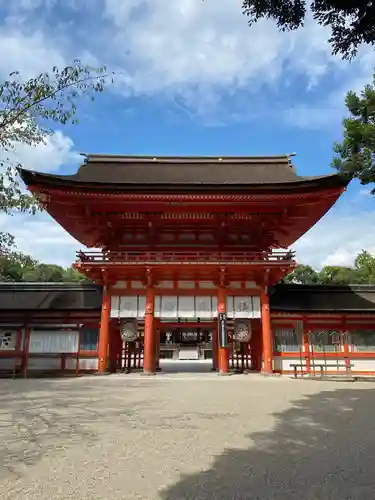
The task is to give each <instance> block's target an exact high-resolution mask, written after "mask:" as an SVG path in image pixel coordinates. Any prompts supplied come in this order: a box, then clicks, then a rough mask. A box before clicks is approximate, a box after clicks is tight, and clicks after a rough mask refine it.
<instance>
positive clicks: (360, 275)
mask: <svg viewBox="0 0 375 500" xmlns="http://www.w3.org/2000/svg"><path fill="white" fill-rule="evenodd" d="M354 270H355V274H356V283H363V284H375V256H374V255H371V253H370V252H367V251H366V250H362V252H361V253H359V254H358V256H357V258H356V260H355V263H354Z"/></svg>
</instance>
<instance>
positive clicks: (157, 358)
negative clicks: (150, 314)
mask: <svg viewBox="0 0 375 500" xmlns="http://www.w3.org/2000/svg"><path fill="white" fill-rule="evenodd" d="M154 322H155V320H154ZM155 326H156V325H154V328H155ZM154 344H155V369H156V371H157V372H160V370H161V368H160V321H158V325H157V328H156V335H155V342H154Z"/></svg>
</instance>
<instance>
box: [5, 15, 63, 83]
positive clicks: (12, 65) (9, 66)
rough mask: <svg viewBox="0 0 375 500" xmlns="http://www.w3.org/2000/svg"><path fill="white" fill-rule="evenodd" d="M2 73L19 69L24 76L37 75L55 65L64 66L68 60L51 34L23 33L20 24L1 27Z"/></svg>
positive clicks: (39, 32)
mask: <svg viewBox="0 0 375 500" xmlns="http://www.w3.org/2000/svg"><path fill="white" fill-rule="evenodd" d="M0 47H2V52H1V58H0V75H2V76H7V75H9V73H11V72H13V71H19V72H20V74H21V76H22V78H23V79H24V80H25V79H28V78H32V77H35V76H36V75H38V74H39V73H41V72H43V71H48V70H50V69H51V68H52V67H53V66H54V65H56V66H59V67H64V66H65V65H66V60H65V58H64V57H63V55H62V53H61V52H60V51H59V50H58V49H57V48H56V47H55V46H54V43H53V41H52V40H51V38H50V37H49V36H46V35H45V34H44V33H42V32H41V31H35V32H34V33H32V34H29V35H26V34H23V33H22V31H21V30H20V28H19V27H18V26H13V25H12V26H10V27H7V26H6V27H5V28H4V27H3V28H2V29H0Z"/></svg>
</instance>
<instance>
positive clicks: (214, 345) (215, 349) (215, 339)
mask: <svg viewBox="0 0 375 500" xmlns="http://www.w3.org/2000/svg"><path fill="white" fill-rule="evenodd" d="M218 333H219V332H218V328H217V325H215V327H214V328H213V330H212V371H214V372H216V371H217V369H218V365H219V360H218V357H219V356H218V354H219V351H218V349H219V337H218Z"/></svg>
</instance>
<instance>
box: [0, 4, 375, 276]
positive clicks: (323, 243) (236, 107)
mask: <svg viewBox="0 0 375 500" xmlns="http://www.w3.org/2000/svg"><path fill="white" fill-rule="evenodd" d="M0 18H1V23H0V45H1V47H2V57H1V60H0V73H1V77H3V78H5V77H6V75H7V74H8V73H9V72H10V71H14V70H19V71H20V72H21V74H22V76H23V77H24V78H27V77H30V76H35V75H37V74H38V73H39V72H40V71H45V70H47V71H48V70H49V69H50V68H51V67H52V66H53V65H55V64H56V65H57V66H64V65H65V64H69V62H71V61H72V60H73V59H76V58H79V59H81V60H82V61H84V62H86V63H88V64H92V65H95V66H102V65H106V66H107V67H108V68H109V69H111V70H114V71H115V72H116V77H115V83H114V84H113V85H111V86H110V87H109V88H107V90H106V92H105V93H104V94H103V95H101V96H99V97H98V98H97V100H96V101H95V102H94V103H91V102H89V101H82V102H81V103H80V106H79V119H80V124H79V126H78V127H65V128H62V127H58V128H57V129H56V133H55V134H54V135H53V136H52V137H51V138H50V139H49V140H48V141H47V143H46V144H45V145H40V146H38V147H36V148H29V147H26V146H23V145H18V146H17V152H16V154H17V160H19V161H20V162H22V164H23V165H24V166H25V167H26V168H31V169H36V170H42V171H48V172H56V173H57V172H60V173H71V172H74V171H75V170H76V168H77V167H78V165H79V161H80V157H79V155H78V153H79V152H92V153H119V154H121V153H123V154H151V155H155V156H157V155H167V154H180V155H185V154H186V155H189V154H191V155H201V154H202V155H205V154H207V155H210V154H213V155H218V156H224V155H258V154H259V155H261V154H282V153H291V152H296V153H297V156H296V157H295V164H296V167H297V170H298V173H299V174H300V175H318V174H324V173H329V172H331V169H330V162H331V159H332V143H333V141H334V140H335V139H340V137H341V120H342V117H343V115H344V113H345V108H344V104H343V100H344V95H345V93H346V91H347V90H349V89H354V90H359V89H361V88H362V87H363V86H364V85H365V84H366V83H368V82H370V80H371V76H372V72H373V68H374V66H375V64H374V63H375V55H374V51H373V50H372V49H371V48H369V47H363V48H362V49H361V50H360V53H359V54H358V56H357V58H356V59H355V61H354V62H352V63H348V62H344V61H342V60H341V59H340V58H339V57H333V56H332V55H331V49H330V46H329V45H328V44H327V39H328V38H329V31H327V30H326V29H323V28H320V27H319V26H317V25H316V23H314V22H313V21H312V20H310V19H308V20H307V23H306V27H305V28H304V29H303V30H300V31H297V32H294V33H279V32H278V31H277V30H276V28H275V26H274V25H273V23H272V22H268V21H266V22H261V23H258V24H257V25H256V26H255V27H252V28H251V29H250V28H249V27H248V26H247V22H246V18H245V17H243V16H242V14H241V0H220V2H218V1H217V0H205V1H204V2H202V0H179V1H177V0H176V1H171V0H64V1H63V0H60V1H59V0H13V2H9V1H8V0H7V1H5V0H0ZM368 191H369V189H368V187H363V186H360V185H358V184H355V183H353V184H352V185H351V186H350V188H349V190H348V192H347V193H345V195H344V196H343V197H342V199H341V200H340V201H339V202H338V203H337V205H336V206H335V207H334V208H333V209H332V211H331V212H330V213H329V214H328V215H327V216H326V217H325V218H323V219H322V220H321V221H320V222H319V223H318V224H317V225H316V226H315V227H314V228H313V229H312V230H311V231H310V232H309V233H308V234H307V235H306V236H304V237H303V238H302V239H301V240H300V241H299V242H298V243H297V244H296V245H295V247H296V249H297V255H298V258H299V260H300V261H303V262H306V263H310V264H312V265H313V266H315V267H320V266H322V265H324V264H333V263H337V264H342V265H345V264H347V265H349V264H351V263H352V262H353V258H354V256H355V255H356V253H357V252H358V251H360V250H361V249H362V248H367V249H368V250H370V251H373V252H375V235H374V231H373V226H374V215H375V200H374V199H373V198H372V197H371V196H369V195H368ZM0 229H1V230H9V231H11V232H13V233H14V234H15V235H16V237H17V243H18V245H19V247H20V248H21V249H23V250H24V251H27V252H29V253H32V254H33V255H34V256H35V257H37V258H40V259H41V260H44V261H46V262H56V263H60V264H65V265H69V264H70V263H71V262H72V260H73V258H74V251H75V250H76V249H77V248H79V244H78V243H77V242H75V241H73V240H72V239H71V238H70V237H69V235H67V234H66V233H65V232H64V231H63V230H62V229H61V228H59V227H58V226H57V225H56V224H55V223H53V222H52V221H51V220H50V219H49V218H48V216H47V215H45V214H40V215H38V216H36V217H33V218H32V217H29V216H25V215H22V216H20V215H18V216H15V217H5V216H4V215H1V216H0Z"/></svg>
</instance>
